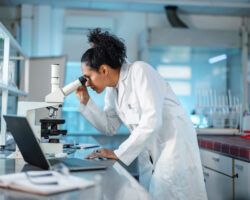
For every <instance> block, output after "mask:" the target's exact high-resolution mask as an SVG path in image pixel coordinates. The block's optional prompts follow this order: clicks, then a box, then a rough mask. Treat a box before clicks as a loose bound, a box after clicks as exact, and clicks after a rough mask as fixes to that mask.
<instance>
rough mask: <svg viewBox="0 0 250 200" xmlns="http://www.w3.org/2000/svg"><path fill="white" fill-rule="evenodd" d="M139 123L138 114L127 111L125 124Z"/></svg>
mask: <svg viewBox="0 0 250 200" xmlns="http://www.w3.org/2000/svg"><path fill="white" fill-rule="evenodd" d="M139 121H140V116H139V113H138V112H136V111H134V110H131V109H129V110H128V111H127V114H126V123H127V124H138V123H139Z"/></svg>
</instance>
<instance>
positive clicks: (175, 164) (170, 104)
mask: <svg viewBox="0 0 250 200" xmlns="http://www.w3.org/2000/svg"><path fill="white" fill-rule="evenodd" d="M80 112H81V113H82V114H83V116H84V117H85V118H86V119H87V120H88V121H90V122H91V123H92V124H93V126H95V127H96V128H97V129H98V130H100V131H101V132H103V133H105V134H107V135H114V134H115V133H116V131H117V129H118V128H119V126H120V124H121V122H123V123H124V124H125V125H126V126H127V127H128V128H129V130H130V132H131V134H130V135H129V137H128V138H127V139H126V140H125V141H124V142H123V143H122V144H121V145H120V146H119V148H118V149H116V150H115V151H114V153H115V154H116V156H117V157H118V158H119V159H120V160H121V161H122V162H123V163H124V164H126V165H129V164H130V163H131V162H132V161H133V160H134V159H135V158H136V157H138V162H139V179H140V183H141V184H142V185H143V186H144V187H145V188H146V189H148V190H149V192H150V193H151V194H152V196H153V197H154V198H155V199H157V200H165V199H169V200H173V199H183V200H184V199H185V200H204V199H207V196H206V190H205V184H204V178H203V173H202V167H201V161H200V156H199V148H198V143H197V138H196V133H195V130H194V128H193V126H192V123H191V121H190V119H189V117H188V116H187V114H186V113H185V111H184V110H183V108H182V106H181V105H180V103H179V101H178V100H177V98H176V96H175V95H174V93H173V92H172V90H171V88H170V86H169V85H168V84H167V83H166V82H165V81H164V80H163V79H162V78H161V77H160V75H159V74H158V73H157V72H156V71H155V70H154V69H153V68H152V67H151V66H150V65H148V64H147V63H145V62H141V61H137V62H134V63H132V64H124V65H123V66H122V68H121V71H120V77H119V81H118V85H117V87H116V88H107V90H106V96H105V107H104V110H103V111H102V110H100V109H99V108H98V107H97V106H96V104H95V103H94V102H93V101H92V100H91V99H90V100H89V101H88V103H87V105H86V106H84V105H81V107H80Z"/></svg>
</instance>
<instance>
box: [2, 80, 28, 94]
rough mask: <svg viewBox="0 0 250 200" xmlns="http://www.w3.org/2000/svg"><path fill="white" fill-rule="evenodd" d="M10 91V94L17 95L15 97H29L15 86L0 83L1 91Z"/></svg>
mask: <svg viewBox="0 0 250 200" xmlns="http://www.w3.org/2000/svg"><path fill="white" fill-rule="evenodd" d="M1 89H4V90H8V91H9V93H10V94H12V95H15V96H27V95H28V94H27V93H26V92H24V91H22V90H19V89H18V88H16V87H14V86H8V85H5V84H3V83H0V90H1Z"/></svg>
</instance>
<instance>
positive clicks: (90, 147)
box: [76, 145, 100, 149]
mask: <svg viewBox="0 0 250 200" xmlns="http://www.w3.org/2000/svg"><path fill="white" fill-rule="evenodd" d="M97 147H100V145H93V146H87V147H79V146H78V147H76V149H92V148H97Z"/></svg>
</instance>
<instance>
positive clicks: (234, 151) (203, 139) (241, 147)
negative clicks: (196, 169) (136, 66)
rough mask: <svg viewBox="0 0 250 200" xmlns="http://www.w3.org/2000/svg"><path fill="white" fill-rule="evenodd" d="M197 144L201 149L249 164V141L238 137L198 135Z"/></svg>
mask: <svg viewBox="0 0 250 200" xmlns="http://www.w3.org/2000/svg"><path fill="white" fill-rule="evenodd" d="M198 143H199V147H200V148H202V149H206V150H210V151H214V152H216V153H219V154H223V155H225V156H229V157H232V158H235V159H238V160H243V161H246V162H250V139H244V138H241V137H240V136H239V135H235V136H229V135H217V136H216V135H198Z"/></svg>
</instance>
